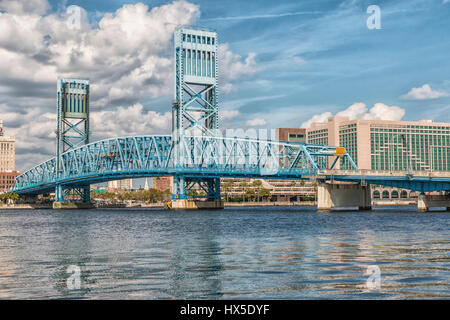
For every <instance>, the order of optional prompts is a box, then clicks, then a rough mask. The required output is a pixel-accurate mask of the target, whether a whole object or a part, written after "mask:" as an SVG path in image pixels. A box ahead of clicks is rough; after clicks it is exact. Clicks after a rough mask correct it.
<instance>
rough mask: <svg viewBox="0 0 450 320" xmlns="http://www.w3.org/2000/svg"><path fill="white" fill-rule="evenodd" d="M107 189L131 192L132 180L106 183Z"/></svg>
mask: <svg viewBox="0 0 450 320" xmlns="http://www.w3.org/2000/svg"><path fill="white" fill-rule="evenodd" d="M108 189H114V190H131V189H133V179H123V180H114V181H108Z"/></svg>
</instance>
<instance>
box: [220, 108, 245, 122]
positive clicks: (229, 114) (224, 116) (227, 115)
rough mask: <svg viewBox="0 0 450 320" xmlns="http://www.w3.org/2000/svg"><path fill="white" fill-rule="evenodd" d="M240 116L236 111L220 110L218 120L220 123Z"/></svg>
mask: <svg viewBox="0 0 450 320" xmlns="http://www.w3.org/2000/svg"><path fill="white" fill-rule="evenodd" d="M239 115H240V112H239V111H238V110H221V111H220V112H219V118H220V120H221V121H227V120H232V119H234V118H236V117H237V116H239Z"/></svg>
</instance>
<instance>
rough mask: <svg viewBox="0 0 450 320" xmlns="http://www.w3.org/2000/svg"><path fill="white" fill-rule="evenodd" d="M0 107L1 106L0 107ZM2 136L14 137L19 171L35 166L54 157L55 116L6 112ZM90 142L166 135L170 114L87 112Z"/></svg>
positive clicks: (133, 110) (136, 110)
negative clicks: (18, 159)
mask: <svg viewBox="0 0 450 320" xmlns="http://www.w3.org/2000/svg"><path fill="white" fill-rule="evenodd" d="M0 107H1V105H0ZM1 118H2V119H3V121H4V124H9V125H15V126H14V127H7V128H5V135H7V136H10V135H12V136H15V137H16V149H17V150H16V151H17V153H18V154H20V158H21V160H22V161H20V164H19V166H18V169H19V170H25V169H27V168H29V167H31V166H34V165H37V164H38V163H41V162H43V161H45V160H48V159H49V157H50V156H53V155H54V154H55V139H56V134H55V129H56V114H54V113H44V114H42V112H41V110H40V109H39V108H30V109H28V110H27V112H24V113H22V114H19V113H16V112H6V113H3V114H2V115H1ZM90 121H91V122H90V127H91V141H96V140H100V139H105V138H112V137H118V136H128V135H145V134H170V132H171V123H172V114H171V113H170V112H166V113H159V112H154V111H146V110H145V109H144V107H143V106H142V105H141V104H139V103H137V104H135V105H132V106H130V107H118V108H117V109H116V110H110V111H107V110H103V111H98V112H91V116H90Z"/></svg>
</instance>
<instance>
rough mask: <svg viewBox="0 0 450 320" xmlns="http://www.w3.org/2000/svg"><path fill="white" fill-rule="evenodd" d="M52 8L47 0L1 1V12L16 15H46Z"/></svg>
mask: <svg viewBox="0 0 450 320" xmlns="http://www.w3.org/2000/svg"><path fill="white" fill-rule="evenodd" d="M49 8H50V5H49V3H48V2H47V0H1V1H0V11H6V12H8V13H14V14H20V15H22V14H44V13H46V12H47V11H48V9H49Z"/></svg>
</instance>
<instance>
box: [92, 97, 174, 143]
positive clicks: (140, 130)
mask: <svg viewBox="0 0 450 320" xmlns="http://www.w3.org/2000/svg"><path fill="white" fill-rule="evenodd" d="M91 123H92V125H91V128H92V132H93V133H94V137H95V138H96V139H95V140H98V139H104V138H110V137H118V136H129V135H144V134H170V132H171V128H172V127H171V126H172V113H171V112H165V113H159V112H154V111H146V110H144V107H143V106H142V105H141V104H140V103H137V104H135V105H132V106H130V107H128V108H123V107H119V108H117V110H114V111H100V112H93V113H91Z"/></svg>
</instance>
